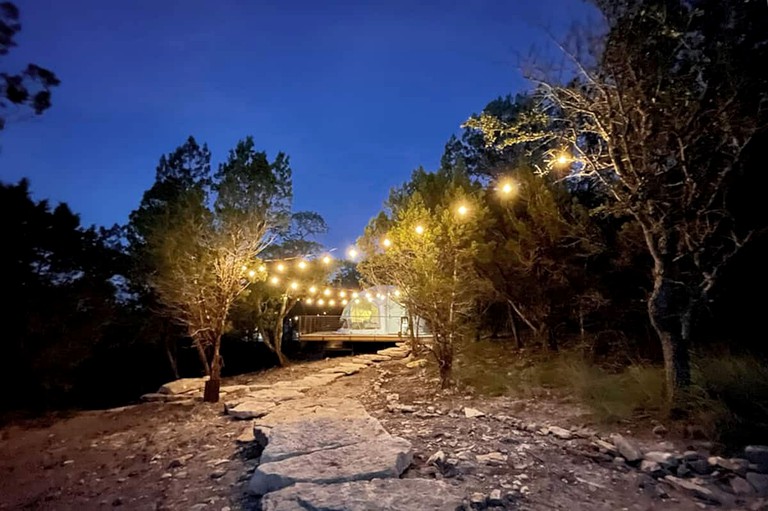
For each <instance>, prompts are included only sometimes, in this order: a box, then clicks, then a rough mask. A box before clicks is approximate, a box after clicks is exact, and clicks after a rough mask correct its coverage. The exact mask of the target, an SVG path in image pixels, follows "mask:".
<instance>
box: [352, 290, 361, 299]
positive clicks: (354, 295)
mask: <svg viewBox="0 0 768 511" xmlns="http://www.w3.org/2000/svg"><path fill="white" fill-rule="evenodd" d="M358 296H360V295H359V294H357V292H354V291H353V292H352V298H357V297H358Z"/></svg>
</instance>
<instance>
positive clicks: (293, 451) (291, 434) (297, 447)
mask: <svg viewBox="0 0 768 511" xmlns="http://www.w3.org/2000/svg"><path fill="white" fill-rule="evenodd" d="M254 429H256V430H260V431H261V433H262V434H263V435H264V436H266V437H268V438H269V443H268V444H267V446H266V448H265V449H264V452H263V453H262V454H261V463H271V462H274V461H280V460H284V459H287V458H292V457H295V456H303V455H305V454H309V453H312V452H316V451H321V450H324V449H337V448H339V447H343V446H346V445H353V444H359V443H363V442H376V441H377V440H378V439H379V437H389V436H390V435H389V433H387V431H386V430H385V429H384V428H383V427H382V425H381V423H379V421H377V420H376V419H374V418H373V417H354V418H349V417H312V418H310V419H307V420H304V421H300V422H289V423H285V424H280V425H279V426H277V427H274V428H266V429H264V428H260V427H259V426H258V425H256V426H254Z"/></svg>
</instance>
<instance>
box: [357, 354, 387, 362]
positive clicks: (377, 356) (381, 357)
mask: <svg viewBox="0 0 768 511" xmlns="http://www.w3.org/2000/svg"><path fill="white" fill-rule="evenodd" d="M358 358H362V359H365V360H370V361H371V362H386V361H387V360H392V357H390V356H388V355H380V354H378V353H371V354H367V355H360V356H358Z"/></svg>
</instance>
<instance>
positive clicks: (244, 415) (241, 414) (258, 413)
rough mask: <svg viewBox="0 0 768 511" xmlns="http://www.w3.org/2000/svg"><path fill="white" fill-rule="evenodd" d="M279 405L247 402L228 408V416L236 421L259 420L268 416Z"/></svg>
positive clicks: (268, 402)
mask: <svg viewBox="0 0 768 511" xmlns="http://www.w3.org/2000/svg"><path fill="white" fill-rule="evenodd" d="M276 406H277V403H273V402H272V401H250V400H246V401H243V402H241V403H238V404H237V405H235V406H233V407H231V408H230V407H229V406H227V415H231V416H232V417H234V418H235V419H244V420H245V419H258V418H259V417H263V416H265V415H267V414H268V413H269V412H270V411H271V410H272V409H273V408H275V407H276Z"/></svg>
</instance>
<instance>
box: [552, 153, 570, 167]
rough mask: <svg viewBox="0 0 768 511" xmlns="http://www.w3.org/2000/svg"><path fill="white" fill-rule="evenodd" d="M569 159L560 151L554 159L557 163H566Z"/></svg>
mask: <svg viewBox="0 0 768 511" xmlns="http://www.w3.org/2000/svg"><path fill="white" fill-rule="evenodd" d="M570 161H571V159H570V158H569V157H568V155H567V154H565V153H561V154H560V156H558V157H557V159H556V160H555V163H557V164H558V165H566V164H567V163H570Z"/></svg>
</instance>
